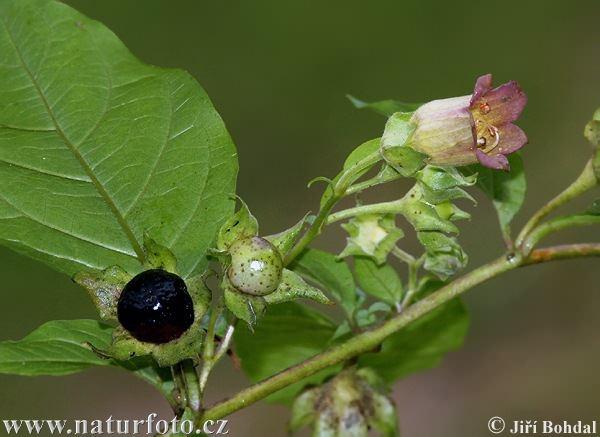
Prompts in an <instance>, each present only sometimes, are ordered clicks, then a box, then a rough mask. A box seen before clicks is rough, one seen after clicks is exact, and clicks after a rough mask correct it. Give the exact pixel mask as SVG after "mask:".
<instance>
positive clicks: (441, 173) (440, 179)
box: [416, 165, 477, 191]
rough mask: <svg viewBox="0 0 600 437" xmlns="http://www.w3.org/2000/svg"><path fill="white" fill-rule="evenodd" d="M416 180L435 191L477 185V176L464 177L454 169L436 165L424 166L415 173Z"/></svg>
mask: <svg viewBox="0 0 600 437" xmlns="http://www.w3.org/2000/svg"><path fill="white" fill-rule="evenodd" d="M416 178H417V179H418V180H419V181H421V182H423V183H424V184H425V185H427V186H428V187H430V188H431V189H432V190H435V191H441V190H447V189H449V188H456V187H470V186H473V185H475V184H476V183H477V174H472V175H464V174H462V173H461V172H459V171H458V170H457V169H456V167H439V166H436V165H428V166H426V167H425V168H423V169H422V170H421V171H419V172H418V173H417V175H416Z"/></svg>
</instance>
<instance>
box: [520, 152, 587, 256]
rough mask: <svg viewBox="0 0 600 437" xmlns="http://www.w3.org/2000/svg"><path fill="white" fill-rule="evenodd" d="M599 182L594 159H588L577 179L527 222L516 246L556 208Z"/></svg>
mask: <svg viewBox="0 0 600 437" xmlns="http://www.w3.org/2000/svg"><path fill="white" fill-rule="evenodd" d="M597 184H598V180H597V178H596V175H595V173H594V166H593V163H592V161H591V160H590V161H588V163H587V164H586V166H585V167H584V169H583V171H582V172H581V174H580V175H579V176H578V177H577V179H575V181H574V182H573V183H572V184H571V185H570V186H568V187H567V188H566V189H565V190H564V191H563V192H561V193H560V194H559V195H558V196H556V197H555V198H554V199H552V200H551V201H550V202H548V203H547V204H546V205H544V206H543V207H542V208H540V209H539V210H538V212H536V213H535V214H534V215H533V217H531V219H530V220H529V221H528V222H527V223H526V224H525V226H524V227H523V230H522V231H521V232H520V233H519V236H518V237H517V240H516V242H515V244H516V247H521V246H522V244H523V242H524V241H525V238H527V236H528V235H529V234H530V233H531V232H532V231H533V229H534V228H535V227H536V226H537V225H538V224H539V223H540V222H541V221H542V220H543V219H544V218H545V217H546V216H547V215H548V214H550V213H551V212H552V211H554V210H555V209H556V208H558V207H560V206H562V205H564V204H565V203H567V202H569V201H570V200H572V199H574V198H575V197H577V196H580V195H581V194H583V193H585V192H586V191H588V190H590V189H591V188H593V187H595V186H596V185H597Z"/></svg>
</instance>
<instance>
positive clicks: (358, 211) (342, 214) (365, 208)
mask: <svg viewBox="0 0 600 437" xmlns="http://www.w3.org/2000/svg"><path fill="white" fill-rule="evenodd" d="M404 204H405V200H404V199H398V200H392V201H390V202H381V203H373V204H371V205H360V206H355V207H354V208H348V209H344V210H343V211H338V212H335V213H333V214H331V215H330V216H329V217H328V218H327V221H326V224H328V225H330V224H331V223H335V222H338V221H340V220H346V219H349V218H352V217H356V216H359V215H364V214H398V213H400V212H401V211H402V210H403V209H404Z"/></svg>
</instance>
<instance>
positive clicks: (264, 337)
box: [234, 302, 339, 402]
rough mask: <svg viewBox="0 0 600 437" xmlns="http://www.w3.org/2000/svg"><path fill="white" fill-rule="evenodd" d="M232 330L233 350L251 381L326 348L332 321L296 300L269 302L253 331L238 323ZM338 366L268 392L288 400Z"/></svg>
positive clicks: (333, 330)
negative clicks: (269, 304)
mask: <svg viewBox="0 0 600 437" xmlns="http://www.w3.org/2000/svg"><path fill="white" fill-rule="evenodd" d="M238 326H239V328H238V329H237V330H236V333H235V337H234V338H235V346H236V352H237V354H238V355H239V357H240V358H241V361H242V368H243V369H244V371H245V372H246V374H247V375H248V376H249V377H250V379H251V380H252V381H254V382H257V381H260V380H261V379H264V378H267V377H269V376H272V375H274V374H275V373H277V372H279V371H281V370H283V369H285V368H287V367H289V366H293V365H294V364H298V363H300V362H301V361H304V360H306V359H307V358H310V357H312V356H313V355H316V354H318V353H319V352H321V351H322V350H323V349H325V348H326V347H327V345H328V343H329V340H330V339H331V338H332V336H333V334H334V332H335V329H336V327H335V325H334V324H333V322H332V321H331V320H329V319H328V318H327V317H325V316H324V315H322V314H321V313H319V312H317V311H315V310H313V309H311V308H308V307H306V306H303V305H299V304H297V303H293V302H290V303H283V304H279V305H273V306H270V307H269V308H268V310H267V313H266V314H265V315H264V316H263V317H262V318H261V319H260V321H259V323H258V324H257V325H256V327H255V328H254V332H251V331H250V329H249V328H248V327H247V326H246V325H245V324H239V325H238ZM337 370H339V366H334V367H333V368H329V369H325V370H323V371H321V372H318V373H317V374H315V375H313V376H311V377H309V378H306V379H304V380H302V381H301V382H298V383H296V384H293V385H291V386H289V387H287V388H285V389H284V390H280V391H279V392H277V393H275V394H273V395H271V396H270V397H269V399H270V400H271V401H278V402H289V401H291V400H292V399H293V397H294V396H295V395H296V394H297V393H298V392H299V391H300V390H301V389H302V387H303V386H305V385H306V384H310V383H318V382H320V381H322V380H323V379H324V378H325V377H326V376H327V375H331V374H333V373H336V372H337Z"/></svg>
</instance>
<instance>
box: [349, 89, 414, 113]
mask: <svg viewBox="0 0 600 437" xmlns="http://www.w3.org/2000/svg"><path fill="white" fill-rule="evenodd" d="M346 97H347V98H348V100H350V102H351V103H352V104H353V105H354V107H355V108H358V109H370V110H371V111H374V112H376V113H378V114H381V115H384V116H386V117H389V116H391V115H392V114H394V113H396V112H413V111H415V110H417V108H419V106H421V105H422V103H404V102H399V101H398V100H381V101H379V102H371V103H368V102H364V101H362V100H360V99H357V98H356V97H354V96H351V95H350V94H348V95H347V96H346Z"/></svg>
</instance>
